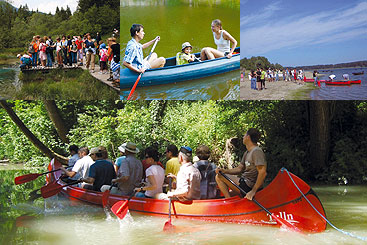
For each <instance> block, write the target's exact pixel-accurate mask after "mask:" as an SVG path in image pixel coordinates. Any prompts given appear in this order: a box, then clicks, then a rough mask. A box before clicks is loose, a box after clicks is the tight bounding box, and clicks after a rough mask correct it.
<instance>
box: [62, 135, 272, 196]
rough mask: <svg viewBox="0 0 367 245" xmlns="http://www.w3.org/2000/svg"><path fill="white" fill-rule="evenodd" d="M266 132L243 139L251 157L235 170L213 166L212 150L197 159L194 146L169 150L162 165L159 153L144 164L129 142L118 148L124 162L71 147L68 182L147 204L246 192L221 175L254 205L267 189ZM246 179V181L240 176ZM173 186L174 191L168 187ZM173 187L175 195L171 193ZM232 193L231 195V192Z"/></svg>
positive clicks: (151, 152)
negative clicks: (261, 145)
mask: <svg viewBox="0 0 367 245" xmlns="http://www.w3.org/2000/svg"><path fill="white" fill-rule="evenodd" d="M259 139H260V132H259V131H258V130H257V129H254V128H250V129H249V130H248V131H247V132H246V134H245V135H244V137H243V143H244V144H245V146H246V149H247V151H246V152H245V153H244V155H243V157H242V160H241V163H240V164H239V166H238V167H236V168H233V169H222V168H218V167H217V166H216V164H215V163H213V162H211V161H210V160H209V159H210V149H209V147H208V146H206V145H200V146H199V147H197V149H196V152H195V153H196V156H195V157H193V151H192V149H191V148H190V147H188V146H182V147H181V148H180V149H178V148H177V147H176V146H175V145H168V146H167V147H166V151H165V157H166V159H167V162H166V163H165V164H162V163H161V162H160V157H159V153H158V151H157V149H156V148H155V147H148V148H146V149H145V150H144V159H143V160H142V161H141V160H140V159H138V157H137V154H138V153H139V152H140V150H139V149H138V148H137V146H136V144H134V143H132V142H126V143H124V144H122V145H121V146H119V147H118V149H119V151H120V154H121V156H120V157H118V158H117V159H116V160H115V161H114V162H113V161H111V160H110V159H109V158H108V153H107V150H106V148H105V147H102V146H99V147H95V148H92V149H91V150H90V151H89V150H88V148H87V147H81V148H78V147H77V146H75V145H72V146H70V148H69V150H70V155H71V158H70V160H69V168H64V167H62V168H61V169H62V171H63V172H64V174H65V175H66V176H67V177H69V179H65V178H64V180H65V181H74V180H76V179H79V180H80V182H81V184H79V185H80V187H82V188H85V189H90V190H94V191H102V192H104V191H107V190H110V192H111V194H115V195H125V196H126V195H133V194H135V196H137V197H142V198H157V199H162V200H166V199H170V198H171V199H175V200H180V201H186V200H198V199H213V198H218V197H220V196H221V195H220V193H222V194H223V195H224V197H226V198H227V197H230V196H232V195H239V194H240V191H239V190H238V189H237V188H235V187H234V186H233V185H232V184H231V183H230V182H229V181H228V180H226V179H225V178H224V177H223V176H221V175H220V174H219V172H222V173H224V174H229V177H230V178H231V179H232V180H233V181H234V182H235V183H237V184H238V185H239V186H240V187H241V188H242V189H243V190H245V191H246V192H247V194H246V198H248V199H250V200H251V199H252V198H253V196H254V195H255V193H256V191H258V190H259V189H261V188H262V186H263V183H264V180H265V176H266V165H267V164H266V160H265V155H264V153H263V151H262V150H261V148H259V146H258V141H259ZM238 175H241V178H238V177H237V176H238ZM170 179H171V180H173V183H172V185H171V184H169V185H168V186H169V188H168V189H164V188H163V187H164V186H167V183H171V181H170ZM171 187H172V188H173V190H171ZM228 188H230V189H231V191H229V190H228Z"/></svg>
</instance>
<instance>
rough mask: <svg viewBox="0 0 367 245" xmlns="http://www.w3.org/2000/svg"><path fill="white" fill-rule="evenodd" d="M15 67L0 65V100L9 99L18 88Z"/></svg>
mask: <svg viewBox="0 0 367 245" xmlns="http://www.w3.org/2000/svg"><path fill="white" fill-rule="evenodd" d="M19 72H20V69H19V68H18V66H17V65H0V99H11V98H12V94H14V93H15V91H17V90H18V89H19V87H20V81H19V78H18V76H19Z"/></svg>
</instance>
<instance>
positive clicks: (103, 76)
mask: <svg viewBox="0 0 367 245" xmlns="http://www.w3.org/2000/svg"><path fill="white" fill-rule="evenodd" d="M84 64H85V63H84ZM75 69H83V70H88V69H87V68H86V67H85V66H84V65H83V66H77V67H71V66H64V67H45V68H42V67H36V68H31V69H23V70H22V72H23V73H31V72H41V73H44V74H47V73H49V72H50V71H53V70H66V71H67V70H75ZM99 72H100V67H99V65H96V66H95V68H94V72H93V73H92V72H90V75H92V76H93V77H94V78H95V79H97V80H98V81H100V82H101V83H103V84H105V85H107V86H108V87H110V88H112V89H113V90H115V91H116V92H118V93H120V88H117V87H114V86H113V85H112V81H107V79H108V78H109V77H110V72H109V71H108V72H107V73H106V74H100V73H99Z"/></svg>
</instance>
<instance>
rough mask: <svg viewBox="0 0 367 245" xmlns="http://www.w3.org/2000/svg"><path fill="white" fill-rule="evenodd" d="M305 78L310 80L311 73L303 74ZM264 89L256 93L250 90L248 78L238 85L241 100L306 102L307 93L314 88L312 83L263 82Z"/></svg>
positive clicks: (308, 97)
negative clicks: (295, 100)
mask: <svg viewBox="0 0 367 245" xmlns="http://www.w3.org/2000/svg"><path fill="white" fill-rule="evenodd" d="M305 75H306V77H307V78H312V72H305ZM265 87H266V89H263V90H260V91H257V90H253V89H251V81H250V80H249V79H248V76H246V77H245V79H244V81H241V83H240V91H241V92H240V99H241V100H294V99H297V100H308V99H310V96H309V92H310V91H311V90H313V89H315V87H314V86H313V84H312V83H300V82H299V81H298V82H297V83H296V82H289V81H288V82H286V81H283V80H281V81H278V82H271V83H270V82H268V81H266V82H265Z"/></svg>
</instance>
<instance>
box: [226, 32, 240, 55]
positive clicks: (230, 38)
mask: <svg viewBox="0 0 367 245" xmlns="http://www.w3.org/2000/svg"><path fill="white" fill-rule="evenodd" d="M223 38H224V39H225V40H229V41H230V42H231V43H233V45H232V49H231V51H230V52H229V54H228V55H227V58H231V57H232V54H233V52H234V50H235V49H236V47H237V40H236V39H234V37H232V36H231V34H229V33H228V32H227V31H223Z"/></svg>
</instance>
